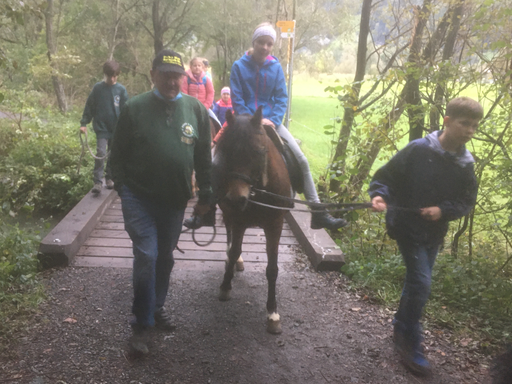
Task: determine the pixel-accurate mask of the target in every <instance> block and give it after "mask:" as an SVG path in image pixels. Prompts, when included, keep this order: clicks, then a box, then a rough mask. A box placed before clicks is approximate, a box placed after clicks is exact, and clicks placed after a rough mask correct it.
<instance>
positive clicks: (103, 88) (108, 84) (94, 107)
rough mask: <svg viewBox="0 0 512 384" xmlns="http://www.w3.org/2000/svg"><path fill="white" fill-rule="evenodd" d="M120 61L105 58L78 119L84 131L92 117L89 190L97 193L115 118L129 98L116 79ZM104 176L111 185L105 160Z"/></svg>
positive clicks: (101, 183)
mask: <svg viewBox="0 0 512 384" xmlns="http://www.w3.org/2000/svg"><path fill="white" fill-rule="evenodd" d="M120 70H121V69H120V66H119V63H118V62H117V61H115V60H108V61H106V62H105V64H103V74H104V75H105V79H104V80H103V81H100V82H99V83H96V84H95V85H94V87H93V88H92V91H91V93H90V94H89V97H88V98H87V102H86V103H85V108H84V113H83V115H82V120H80V131H82V132H83V133H86V132H87V124H89V123H90V122H91V121H92V126H93V128H94V132H95V133H96V157H97V159H95V161H94V171H93V181H94V187H93V188H92V192H93V193H95V194H99V193H100V192H101V187H102V185H103V169H104V164H105V159H104V158H105V156H106V154H107V150H108V149H110V146H111V144H112V137H113V136H114V129H115V127H116V123H117V118H118V117H119V113H120V112H121V108H123V105H124V103H126V101H127V100H128V93H127V92H126V88H125V87H124V86H123V85H121V84H119V83H118V82H117V78H118V76H119V73H120ZM105 179H106V184H107V188H108V189H112V188H114V183H113V182H112V177H111V175H110V162H109V161H108V160H107V167H106V169H105Z"/></svg>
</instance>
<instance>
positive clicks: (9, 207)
mask: <svg viewBox="0 0 512 384" xmlns="http://www.w3.org/2000/svg"><path fill="white" fill-rule="evenodd" d="M78 120H79V119H78V116H73V120H71V119H70V118H65V117H62V116H60V115H57V116H51V122H50V121H48V122H44V121H42V120H40V121H27V122H23V130H20V129H16V130H15V133H14V138H13V139H11V144H10V149H9V151H8V153H7V155H6V156H5V157H3V158H2V159H1V160H0V204H1V207H2V210H3V211H4V213H6V212H7V213H10V214H11V215H14V214H16V213H18V212H20V211H25V212H27V211H28V212H32V211H38V212H47V213H58V212H66V211H68V210H69V209H70V208H72V207H73V206H74V205H75V204H76V203H77V202H78V201H79V200H80V199H81V198H82V197H83V195H85V193H87V191H88V189H89V188H90V187H91V184H92V180H91V177H90V169H91V167H92V164H93V161H92V159H91V158H90V157H89V156H85V157H84V160H83V162H84V166H82V168H81V172H80V174H77V166H78V162H79V159H80V153H81V148H80V142H79V139H78V129H77V126H78V123H77V121H78ZM12 129H13V127H12V126H9V124H3V125H0V137H8V132H9V131H12ZM6 132H7V133H6ZM11 137H12V132H11ZM8 147H9V146H7V145H6V148H8Z"/></svg>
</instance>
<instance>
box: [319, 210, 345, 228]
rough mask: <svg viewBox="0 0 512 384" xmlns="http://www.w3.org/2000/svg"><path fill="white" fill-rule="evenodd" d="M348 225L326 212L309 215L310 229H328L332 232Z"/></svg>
mask: <svg viewBox="0 0 512 384" xmlns="http://www.w3.org/2000/svg"><path fill="white" fill-rule="evenodd" d="M347 224H348V222H347V220H345V219H337V218H335V217H332V216H331V215H330V214H329V213H327V212H313V213H312V214H311V229H321V228H325V229H329V230H334V229H338V228H343V227H345V226H346V225H347Z"/></svg>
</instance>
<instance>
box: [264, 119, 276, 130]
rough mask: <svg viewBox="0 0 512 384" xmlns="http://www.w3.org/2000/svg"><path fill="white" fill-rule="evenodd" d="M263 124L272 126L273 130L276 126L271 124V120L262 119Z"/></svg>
mask: <svg viewBox="0 0 512 384" xmlns="http://www.w3.org/2000/svg"><path fill="white" fill-rule="evenodd" d="M261 124H262V125H270V126H271V127H272V128H275V127H276V125H275V124H274V123H273V122H271V121H270V120H269V119H261Z"/></svg>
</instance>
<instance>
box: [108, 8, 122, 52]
mask: <svg viewBox="0 0 512 384" xmlns="http://www.w3.org/2000/svg"><path fill="white" fill-rule="evenodd" d="M112 13H113V17H112V18H113V21H114V27H113V28H112V35H111V36H110V39H109V44H108V45H109V47H108V51H109V52H108V59H109V60H113V59H114V51H115V49H116V46H117V41H116V40H117V30H118V29H119V22H120V21H121V18H120V17H119V0H114V4H113V5H112Z"/></svg>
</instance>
